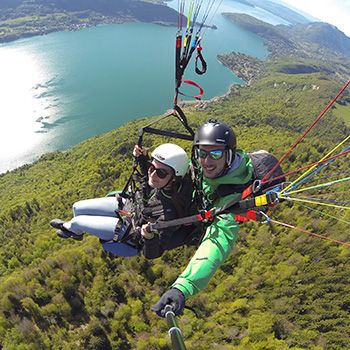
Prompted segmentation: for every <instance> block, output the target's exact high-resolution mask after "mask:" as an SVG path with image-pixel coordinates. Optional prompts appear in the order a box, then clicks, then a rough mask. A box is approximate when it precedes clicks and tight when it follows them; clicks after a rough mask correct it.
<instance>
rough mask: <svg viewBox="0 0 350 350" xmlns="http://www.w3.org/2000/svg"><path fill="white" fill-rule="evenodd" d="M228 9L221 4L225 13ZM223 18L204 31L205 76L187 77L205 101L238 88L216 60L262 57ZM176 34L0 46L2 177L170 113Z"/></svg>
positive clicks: (128, 27) (145, 32) (144, 32)
mask: <svg viewBox="0 0 350 350" xmlns="http://www.w3.org/2000/svg"><path fill="white" fill-rule="evenodd" d="M230 4H231V2H230V1H229V0H226V1H225V2H223V5H222V6H223V10H224V12H228V7H230ZM234 4H235V6H240V7H242V6H244V5H241V4H237V3H234ZM230 8H231V7H230ZM243 10H244V9H243ZM245 10H246V11H248V10H249V11H250V10H252V9H245ZM234 11H235V10H233V11H232V12H234ZM254 11H256V9H255V10H254ZM220 12H221V11H218V12H217V14H216V16H215V17H214V18H213V20H212V23H213V24H215V25H216V26H217V27H218V29H217V30H209V29H207V30H205V32H204V37H203V41H202V46H203V55H204V56H205V58H206V60H207V63H208V72H207V74H206V75H204V76H201V77H199V76H196V75H195V74H194V73H193V70H194V63H193V62H192V63H190V65H189V67H188V68H187V71H186V75H185V78H188V79H192V80H195V81H196V82H197V83H199V84H200V85H201V86H202V87H203V88H204V90H205V95H204V98H205V99H209V98H212V97H213V96H217V95H222V94H224V93H225V92H226V91H227V90H228V89H229V87H230V85H232V84H233V83H241V81H240V80H239V79H238V78H237V77H236V76H235V75H234V74H232V72H230V71H229V70H228V69H226V68H225V67H223V66H222V65H221V64H220V63H219V62H218V61H217V59H216V56H217V54H218V53H224V52H231V51H239V52H243V53H246V54H249V55H252V56H255V57H258V58H261V59H264V58H265V57H266V55H267V51H266V48H265V46H264V45H263V42H262V41H261V39H260V38H258V37H257V36H255V35H253V34H251V33H249V32H246V31H244V30H242V29H240V28H239V27H236V26H235V25H233V24H232V23H230V22H229V21H227V20H226V19H225V18H223V17H222V16H221V15H220ZM236 12H239V11H236ZM241 12H242V11H241ZM261 16H266V14H264V13H262V12H261ZM271 16H273V15H271ZM265 20H266V19H265ZM270 21H272V22H273V21H274V18H271V19H270ZM280 23H282V21H281V22H280ZM176 31H177V28H175V27H164V26H159V25H154V24H145V23H127V24H122V25H102V26H98V27H95V28H89V29H84V30H81V31H77V32H59V33H52V34H49V35H45V36H40V37H33V38H28V39H23V40H18V41H15V42H12V43H8V44H3V45H0V77H1V80H0V96H1V103H0V116H1V129H0V172H4V171H6V170H9V169H13V168H15V167H18V166H20V165H22V164H24V163H28V162H32V161H33V160H35V159H37V158H38V157H39V156H40V155H41V154H43V153H45V152H48V151H53V150H63V149H67V148H69V147H71V146H73V145H75V144H77V143H79V142H80V141H82V140H85V139H86V138H89V137H91V136H93V135H96V134H100V133H103V132H106V131H108V130H111V129H113V128H115V127H118V126H119V125H121V124H123V123H125V122H127V121H129V120H131V119H135V118H138V117H144V116H152V115H157V114H162V113H163V112H165V111H166V110H167V109H168V108H170V107H171V106H172V101H173V95H174V45H175V35H176Z"/></svg>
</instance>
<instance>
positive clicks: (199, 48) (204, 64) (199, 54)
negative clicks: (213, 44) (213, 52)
mask: <svg viewBox="0 0 350 350" xmlns="http://www.w3.org/2000/svg"><path fill="white" fill-rule="evenodd" d="M198 60H199V61H200V64H201V66H202V67H201V69H200V68H199V62H198ZM206 71H207V62H205V60H204V57H203V55H202V46H201V45H200V44H199V43H198V45H197V55H196V60H195V72H196V73H197V74H198V75H202V74H204V73H205V72H206Z"/></svg>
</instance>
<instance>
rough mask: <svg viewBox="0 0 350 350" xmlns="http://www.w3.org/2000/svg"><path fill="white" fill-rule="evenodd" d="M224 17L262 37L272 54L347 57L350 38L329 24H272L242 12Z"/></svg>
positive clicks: (323, 57) (279, 55) (349, 53)
mask: <svg viewBox="0 0 350 350" xmlns="http://www.w3.org/2000/svg"><path fill="white" fill-rule="evenodd" d="M224 16H226V17H228V18H229V19H230V20H232V21H233V22H234V23H236V24H238V25H239V26H241V27H243V28H245V29H247V30H249V31H251V32H253V33H255V34H257V35H259V36H261V37H262V38H263V39H265V41H266V44H267V46H268V47H269V51H270V55H271V56H273V57H281V56H282V57H292V56H293V57H298V58H316V59H321V58H322V59H325V58H327V57H330V56H334V54H336V55H338V56H345V57H348V58H350V38H348V37H347V36H346V35H345V34H344V33H343V32H341V31H340V30H339V29H337V28H336V27H335V26H332V25H330V24H328V23H323V22H314V23H307V24H297V25H294V26H285V25H277V26H274V25H272V24H269V23H266V22H263V21H261V20H259V19H257V18H255V17H252V16H249V15H246V14H242V13H225V14H224Z"/></svg>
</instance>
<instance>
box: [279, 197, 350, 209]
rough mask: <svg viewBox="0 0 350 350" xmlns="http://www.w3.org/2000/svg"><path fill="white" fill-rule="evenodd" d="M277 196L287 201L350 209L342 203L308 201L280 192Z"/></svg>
mask: <svg viewBox="0 0 350 350" xmlns="http://www.w3.org/2000/svg"><path fill="white" fill-rule="evenodd" d="M279 198H281V199H285V200H287V201H295V202H303V203H309V204H318V205H323V206H325V207H331V208H338V209H347V210H349V209H350V207H344V206H342V205H335V204H328V203H322V202H315V201H308V200H306V199H299V198H291V197H285V196H283V195H281V194H280V196H279Z"/></svg>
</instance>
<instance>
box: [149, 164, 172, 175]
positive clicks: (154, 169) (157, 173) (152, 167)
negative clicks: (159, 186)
mask: <svg viewBox="0 0 350 350" xmlns="http://www.w3.org/2000/svg"><path fill="white" fill-rule="evenodd" d="M148 170H149V171H150V173H151V174H152V173H153V172H154V171H155V172H156V175H157V176H158V177H159V178H160V179H165V178H166V177H167V176H168V175H170V173H169V172H167V171H166V170H165V169H161V168H156V167H155V166H154V165H153V164H152V163H151V164H150V166H149V168H148Z"/></svg>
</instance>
